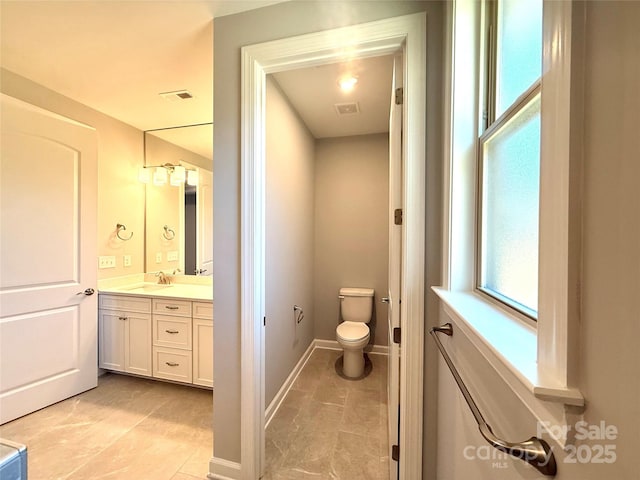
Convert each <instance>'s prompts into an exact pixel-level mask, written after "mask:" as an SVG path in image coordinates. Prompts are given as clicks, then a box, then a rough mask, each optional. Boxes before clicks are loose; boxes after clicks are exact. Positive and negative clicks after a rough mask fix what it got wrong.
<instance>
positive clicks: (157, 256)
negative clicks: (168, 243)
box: [156, 252, 162, 263]
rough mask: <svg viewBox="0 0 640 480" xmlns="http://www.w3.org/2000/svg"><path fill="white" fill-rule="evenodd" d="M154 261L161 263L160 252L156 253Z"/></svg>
mask: <svg viewBox="0 0 640 480" xmlns="http://www.w3.org/2000/svg"><path fill="white" fill-rule="evenodd" d="M156 263H162V252H158V253H156Z"/></svg>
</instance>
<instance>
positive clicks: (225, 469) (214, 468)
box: [207, 457, 241, 480]
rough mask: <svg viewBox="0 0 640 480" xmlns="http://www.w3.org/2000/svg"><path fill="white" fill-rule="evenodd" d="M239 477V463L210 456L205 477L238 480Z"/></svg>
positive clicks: (214, 479)
mask: <svg viewBox="0 0 640 480" xmlns="http://www.w3.org/2000/svg"><path fill="white" fill-rule="evenodd" d="M240 477H241V469H240V464H239V463H237V462H230V461H229V460H225V459H224V458H217V457H212V458H211V460H209V473H208V474H207V478H209V479H210V480H240Z"/></svg>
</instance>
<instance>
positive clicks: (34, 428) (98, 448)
mask: <svg viewBox="0 0 640 480" xmlns="http://www.w3.org/2000/svg"><path fill="white" fill-rule="evenodd" d="M212 412H213V394H212V392H211V391H210V390H203V389H198V388H193V387H189V386H184V385H176V384H170V383H165V382H159V381H154V380H150V379H143V378H138V377H130V376H126V375H117V374H106V375H103V376H101V377H100V378H99V381H98V387H97V388H95V389H93V390H90V391H87V392H84V393H82V394H80V395H77V396H75V397H72V398H69V399H67V400H64V401H62V402H59V403H57V404H55V405H52V406H50V407H47V408H44V409H42V410H39V411H37V412H34V413H32V414H30V415H27V416H25V417H22V418H19V419H17V420H14V421H12V422H9V423H7V424H5V425H2V426H0V436H1V437H3V438H7V439H10V440H14V441H17V442H20V443H23V444H25V445H27V448H28V462H29V465H28V469H29V478H31V479H32V480H49V479H51V480H54V479H55V480H85V479H86V480H89V479H92V480H94V479H109V480H112V479H114V480H115V479H118V480H119V479H122V480H131V479H134V478H135V479H140V480H145V479H154V480H156V479H158V480H190V479H191V480H193V479H194V478H199V479H205V478H206V474H207V472H208V470H209V460H210V458H211V456H212V452H213V433H212V432H213V430H212Z"/></svg>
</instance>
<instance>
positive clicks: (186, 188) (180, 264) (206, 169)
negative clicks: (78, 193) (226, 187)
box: [140, 123, 213, 275]
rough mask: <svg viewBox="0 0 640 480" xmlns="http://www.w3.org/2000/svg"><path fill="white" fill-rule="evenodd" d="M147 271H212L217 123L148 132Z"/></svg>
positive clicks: (144, 173)
mask: <svg viewBox="0 0 640 480" xmlns="http://www.w3.org/2000/svg"><path fill="white" fill-rule="evenodd" d="M144 152H145V166H144V167H143V168H142V169H141V170H140V180H141V181H144V182H145V183H146V184H147V186H146V202H145V203H146V209H145V271H146V272H147V273H152V272H157V271H160V270H162V271H164V272H166V273H173V272H176V273H177V272H178V271H180V272H182V273H184V274H185V275H211V274H212V268H211V263H212V258H213V212H212V208H213V196H212V185H213V172H212V168H213V124H212V123H206V124H198V125H185V126H180V127H172V128H164V129H158V130H148V131H146V132H144Z"/></svg>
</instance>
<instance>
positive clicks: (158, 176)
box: [153, 167, 167, 186]
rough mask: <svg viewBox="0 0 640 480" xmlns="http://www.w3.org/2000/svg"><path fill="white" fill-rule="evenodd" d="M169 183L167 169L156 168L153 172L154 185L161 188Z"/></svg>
mask: <svg viewBox="0 0 640 480" xmlns="http://www.w3.org/2000/svg"><path fill="white" fill-rule="evenodd" d="M165 183H167V169H166V168H164V167H156V169H155V171H154V172H153V184H154V185H157V186H161V185H164V184H165Z"/></svg>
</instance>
